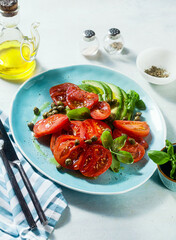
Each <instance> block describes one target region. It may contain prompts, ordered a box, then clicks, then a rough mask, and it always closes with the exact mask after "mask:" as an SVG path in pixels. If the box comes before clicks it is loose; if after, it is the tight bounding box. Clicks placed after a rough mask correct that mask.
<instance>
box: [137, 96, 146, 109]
mask: <svg viewBox="0 0 176 240" xmlns="http://www.w3.org/2000/svg"><path fill="white" fill-rule="evenodd" d="M135 106H136V107H137V108H138V109H140V110H145V109H146V105H145V103H144V102H143V101H142V99H139V101H137V102H136V105H135Z"/></svg>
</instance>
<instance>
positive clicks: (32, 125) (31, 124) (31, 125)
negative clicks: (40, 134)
mask: <svg viewBox="0 0 176 240" xmlns="http://www.w3.org/2000/svg"><path fill="white" fill-rule="evenodd" d="M28 127H29V129H30V130H31V131H33V128H34V124H33V123H32V122H30V123H28Z"/></svg>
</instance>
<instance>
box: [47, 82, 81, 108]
mask: <svg viewBox="0 0 176 240" xmlns="http://www.w3.org/2000/svg"><path fill="white" fill-rule="evenodd" d="M70 86H75V87H77V86H76V85H75V84H73V83H63V84H59V85H56V86H54V87H52V88H50V90H49V92H50V96H51V98H52V100H53V102H55V103H57V102H58V101H61V102H63V103H64V105H67V104H66V91H67V89H68V87H70Z"/></svg>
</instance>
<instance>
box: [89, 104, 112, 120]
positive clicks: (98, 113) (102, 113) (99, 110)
mask: <svg viewBox="0 0 176 240" xmlns="http://www.w3.org/2000/svg"><path fill="white" fill-rule="evenodd" d="M110 114H111V108H110V105H109V104H108V103H107V102H105V101H102V102H98V103H97V104H96V105H95V106H93V108H92V109H91V110H90V115H91V117H92V118H93V119H98V120H104V119H106V118H108V117H109V115H110Z"/></svg>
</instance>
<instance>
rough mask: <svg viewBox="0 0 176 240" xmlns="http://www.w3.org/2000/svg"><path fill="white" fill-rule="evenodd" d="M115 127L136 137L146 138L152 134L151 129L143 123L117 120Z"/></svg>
mask: <svg viewBox="0 0 176 240" xmlns="http://www.w3.org/2000/svg"><path fill="white" fill-rule="evenodd" d="M113 124H114V127H116V128H117V129H119V130H121V131H122V132H124V133H126V134H127V135H129V136H134V137H146V136H147V135H148V134H149V132H150V127H149V125H148V124H147V123H146V122H142V121H126V120H115V121H114V122H113Z"/></svg>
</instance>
